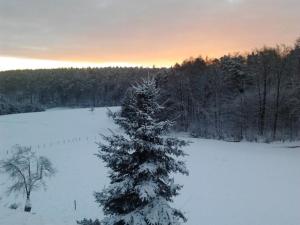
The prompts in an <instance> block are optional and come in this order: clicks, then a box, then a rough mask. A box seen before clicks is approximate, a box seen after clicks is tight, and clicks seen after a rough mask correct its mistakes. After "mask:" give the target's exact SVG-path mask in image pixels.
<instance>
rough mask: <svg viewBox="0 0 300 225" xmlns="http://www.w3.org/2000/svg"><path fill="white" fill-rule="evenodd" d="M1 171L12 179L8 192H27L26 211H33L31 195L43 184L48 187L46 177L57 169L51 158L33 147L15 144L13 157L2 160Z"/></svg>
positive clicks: (0, 163)
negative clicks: (40, 153) (33, 149)
mask: <svg viewBox="0 0 300 225" xmlns="http://www.w3.org/2000/svg"><path fill="white" fill-rule="evenodd" d="M0 169H2V170H1V171H2V172H4V173H6V174H7V175H8V177H9V178H10V179H11V181H12V182H11V185H10V186H9V187H8V193H12V192H23V193H24V194H26V203H25V208H24V211H25V212H30V211H31V203H30V195H31V192H32V191H33V190H37V189H38V188H40V187H41V186H43V187H44V188H45V187H46V183H45V180H44V179H45V178H47V177H51V176H52V175H54V173H55V170H54V168H53V166H52V163H51V162H50V160H49V159H48V158H46V157H44V156H36V154H35V153H34V152H33V151H32V150H31V147H25V146H19V145H17V146H15V147H14V151H13V154H12V156H11V157H9V158H7V159H5V160H1V161H0Z"/></svg>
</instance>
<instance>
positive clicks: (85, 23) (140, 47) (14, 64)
mask: <svg viewBox="0 0 300 225" xmlns="http://www.w3.org/2000/svg"><path fill="white" fill-rule="evenodd" d="M299 12H300V1H299V0H0V70H8V69H22V68H33V69H34V68H55V67H86V66H118V65H119V66H135V65H137V66H153V65H155V66H157V67H160V66H170V65H173V64H174V63H176V62H181V61H182V60H184V59H186V58H189V57H197V56H200V55H201V56H203V57H206V56H208V57H219V56H221V55H224V54H228V53H235V52H240V53H244V52H247V51H250V50H252V49H254V48H258V47H263V46H264V45H267V46H275V45H276V44H287V45H292V44H293V43H294V41H295V40H296V39H297V38H298V37H300V23H299V21H300V13H299Z"/></svg>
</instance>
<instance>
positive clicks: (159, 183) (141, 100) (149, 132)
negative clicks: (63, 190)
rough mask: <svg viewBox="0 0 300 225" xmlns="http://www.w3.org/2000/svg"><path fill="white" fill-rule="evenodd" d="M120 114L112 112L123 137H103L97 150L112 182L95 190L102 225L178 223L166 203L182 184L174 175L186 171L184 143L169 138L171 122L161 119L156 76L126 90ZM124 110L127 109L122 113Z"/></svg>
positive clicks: (180, 215)
mask: <svg viewBox="0 0 300 225" xmlns="http://www.w3.org/2000/svg"><path fill="white" fill-rule="evenodd" d="M128 93H129V94H130V97H131V98H128V96H127V98H125V99H126V101H124V104H123V106H122V108H121V111H120V112H117V113H113V114H111V115H112V117H113V119H114V122H115V123H116V124H118V125H119V126H120V127H121V128H123V130H124V131H125V135H120V134H112V135H111V136H106V137H104V139H105V141H106V142H107V143H106V144H103V143H101V144H99V148H100V151H99V153H98V154H97V156H98V157H99V158H101V159H102V160H103V161H104V162H105V163H106V165H107V167H109V168H110V174H109V177H110V179H111V181H110V185H109V186H108V187H107V188H104V189H103V190H102V192H100V193H95V198H96V202H98V203H99V204H100V206H102V207H103V210H104V214H105V218H104V219H103V220H102V223H103V224H104V225H127V224H128V225H178V224H181V222H182V221H183V222H185V221H186V218H185V216H184V214H183V213H182V212H181V211H180V210H178V209H174V208H172V207H171V206H170V203H171V202H172V199H173V197H174V196H176V195H178V192H179V190H180V189H181V188H182V185H178V184H175V183H174V179H173V178H171V177H170V175H171V174H173V173H181V174H186V175H188V171H187V169H186V166H185V163H184V162H183V161H181V160H178V159H177V158H178V157H182V156H185V153H184V152H183V151H182V149H181V148H182V147H183V146H185V145H187V142H185V141H183V140H179V139H177V138H172V137H167V136H165V134H167V132H168V131H169V129H170V127H171V126H172V125H173V123H172V122H171V121H169V120H166V121H160V120H159V119H158V118H159V117H158V114H159V113H160V112H161V111H162V110H163V107H162V106H160V105H159V103H158V101H157V99H158V97H159V89H158V88H156V85H155V81H154V79H146V80H143V81H142V82H141V83H140V84H138V85H136V86H133V87H132V89H131V91H129V92H128ZM124 110H125V111H126V112H124Z"/></svg>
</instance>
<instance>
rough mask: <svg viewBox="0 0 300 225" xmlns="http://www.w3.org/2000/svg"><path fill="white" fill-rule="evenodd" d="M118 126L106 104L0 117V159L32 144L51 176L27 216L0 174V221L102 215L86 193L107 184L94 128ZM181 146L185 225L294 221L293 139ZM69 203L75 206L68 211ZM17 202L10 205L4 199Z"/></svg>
mask: <svg viewBox="0 0 300 225" xmlns="http://www.w3.org/2000/svg"><path fill="white" fill-rule="evenodd" d="M107 128H110V129H113V130H116V131H118V129H117V128H116V127H115V126H114V125H113V124H112V121H111V120H110V119H109V118H107V116H106V109H105V108H96V110H95V111H94V112H90V111H89V110H88V109H56V110H50V111H46V112H41V113H28V114H17V115H7V116H0V157H1V158H2V157H5V156H6V152H7V150H9V149H10V147H11V146H12V145H14V144H22V145H31V146H32V148H33V149H34V150H36V151H37V152H39V153H40V154H42V155H45V156H48V157H49V158H50V159H51V160H52V161H53V163H54V165H55V167H56V169H57V174H56V176H55V177H53V178H52V179H51V180H49V182H48V184H49V185H48V188H47V190H45V191H44V190H41V191H39V192H35V193H32V204H33V213H32V214H26V213H23V212H22V208H23V205H24V201H23V198H22V196H19V197H17V198H15V197H14V196H9V197H8V196H6V194H5V187H6V184H7V180H6V177H5V176H3V175H0V225H73V224H76V223H75V220H76V219H81V218H83V217H88V218H101V217H102V212H101V209H100V208H99V207H98V206H97V205H96V203H95V202H94V198H93V195H92V194H93V192H94V191H95V190H98V191H99V190H101V189H102V187H103V186H104V185H105V184H107V183H108V178H107V177H106V176H107V175H106V168H105V167H104V166H103V164H102V162H101V161H99V160H98V159H97V158H96V157H95V156H94V153H96V152H97V147H96V144H95V142H96V141H99V140H101V138H100V136H99V135H98V134H99V133H102V134H108V133H109V131H108V129H107ZM187 139H189V140H191V141H193V144H191V145H190V146H189V147H187V148H186V151H187V153H188V154H189V156H188V157H187V163H188V167H189V169H190V176H189V177H182V176H178V177H177V181H179V182H180V183H183V184H184V185H185V186H184V189H183V191H182V195H180V196H178V197H177V198H176V200H175V203H174V204H175V205H176V206H177V207H179V208H182V209H183V210H184V211H185V212H186V213H187V217H188V219H189V221H188V222H187V225H198V224H205V225H299V224H300V213H299V212H300V148H287V146H290V145H300V143H276V144H255V143H229V142H221V141H214V140H203V139H191V138H187ZM74 200H76V202H77V210H76V211H75V210H74ZM15 202H16V203H18V204H20V209H19V210H10V209H8V206H9V205H10V204H11V203H15Z"/></svg>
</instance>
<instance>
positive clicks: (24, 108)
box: [0, 95, 45, 115]
mask: <svg viewBox="0 0 300 225" xmlns="http://www.w3.org/2000/svg"><path fill="white" fill-rule="evenodd" d="M41 111H45V109H44V108H43V107H42V106H41V105H39V104H31V103H17V102H9V101H8V100H7V99H5V98H4V97H3V96H1V95H0V115H7V114H15V113H27V112H41Z"/></svg>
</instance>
